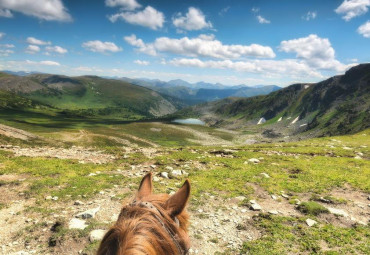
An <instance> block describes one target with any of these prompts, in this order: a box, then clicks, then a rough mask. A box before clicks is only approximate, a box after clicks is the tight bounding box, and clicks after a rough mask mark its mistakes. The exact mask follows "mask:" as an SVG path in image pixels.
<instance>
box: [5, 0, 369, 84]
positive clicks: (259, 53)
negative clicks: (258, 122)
mask: <svg viewBox="0 0 370 255" xmlns="http://www.w3.org/2000/svg"><path fill="white" fill-rule="evenodd" d="M369 8H370V0H345V1H343V0H330V1H322V0H321V1H316V0H300V1H297V0H279V1H277V0H265V1H262V0H261V1H257V0H249V1H246V0H238V1H237V0H198V1H193V0H188V1H177V0H169V1H164V0H154V1H153V0H152V1H144V0H22V1H18V0H0V70H13V71H21V70H22V71H40V72H47V73H58V74H66V75H83V74H89V75H91V74H94V75H99V76H119V77H122V76H125V77H132V78H133V77H135V78H151V79H161V80H171V79H178V78H179V79H184V80H187V81H189V82H197V81H206V82H214V83H215V82H220V83H223V84H230V85H236V84H242V83H243V84H247V85H257V84H276V85H280V86H286V85H289V84H292V83H294V82H315V81H319V80H323V79H325V78H327V77H330V76H333V75H336V74H341V73H343V72H344V71H345V70H347V69H348V68H349V67H351V66H353V65H355V64H357V63H364V62H370V54H369V53H370V12H369Z"/></svg>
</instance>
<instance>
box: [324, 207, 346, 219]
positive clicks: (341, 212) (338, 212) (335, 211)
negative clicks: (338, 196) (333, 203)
mask: <svg viewBox="0 0 370 255" xmlns="http://www.w3.org/2000/svg"><path fill="white" fill-rule="evenodd" d="M328 210H329V212H330V213H332V214H335V215H339V216H343V217H348V216H349V215H348V213H347V212H346V211H344V210H343V209H337V208H332V207H328Z"/></svg>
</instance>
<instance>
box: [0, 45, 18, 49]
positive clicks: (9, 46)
mask: <svg viewBox="0 0 370 255" xmlns="http://www.w3.org/2000/svg"><path fill="white" fill-rule="evenodd" d="M0 48H8V49H9V48H15V46H14V44H0Z"/></svg>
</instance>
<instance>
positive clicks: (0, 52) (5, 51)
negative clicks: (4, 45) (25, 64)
mask: <svg viewBox="0 0 370 255" xmlns="http://www.w3.org/2000/svg"><path fill="white" fill-rule="evenodd" d="M13 53H14V51H12V50H9V49H0V56H2V57H8V56H9V55H10V54H13Z"/></svg>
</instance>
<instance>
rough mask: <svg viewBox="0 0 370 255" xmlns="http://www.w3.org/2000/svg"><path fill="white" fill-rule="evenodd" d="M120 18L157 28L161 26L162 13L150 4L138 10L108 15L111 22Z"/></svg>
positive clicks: (135, 23)
mask: <svg viewBox="0 0 370 255" xmlns="http://www.w3.org/2000/svg"><path fill="white" fill-rule="evenodd" d="M119 19H122V20H124V21H126V22H128V23H130V24H134V25H139V26H143V27H148V28H150V29H153V30H157V29H159V28H162V27H163V23H164V14H163V13H162V12H160V11H157V10H156V9H154V8H153V7H151V6H147V7H146V8H145V9H144V10H142V11H139V12H121V13H117V14H114V15H112V16H110V17H109V20H110V21H111V22H113V23H114V22H116V21H117V20H119Z"/></svg>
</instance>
